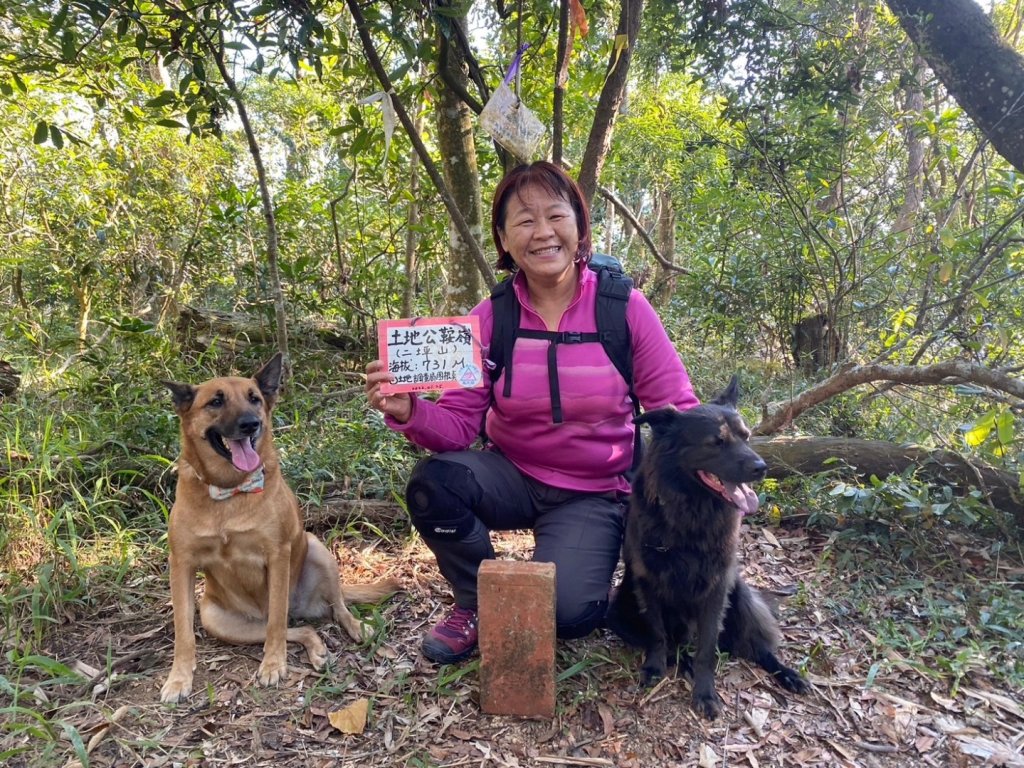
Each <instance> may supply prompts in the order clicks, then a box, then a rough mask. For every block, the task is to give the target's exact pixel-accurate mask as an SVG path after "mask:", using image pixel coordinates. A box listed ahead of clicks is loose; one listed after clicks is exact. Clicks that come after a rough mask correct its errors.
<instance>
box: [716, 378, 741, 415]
mask: <svg viewBox="0 0 1024 768" xmlns="http://www.w3.org/2000/svg"><path fill="white" fill-rule="evenodd" d="M739 401H740V383H739V380H738V379H737V378H736V375H735V374H733V377H732V379H730V380H729V386H728V387H726V388H725V389H724V390H722V392H721V393H719V395H718V397H716V398H715V399H714V400H712V401H711V402H712V403H714V404H715V405H730V406H732V407H733V408H735V407H736V403H738V402H739Z"/></svg>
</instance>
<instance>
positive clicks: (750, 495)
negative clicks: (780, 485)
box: [697, 472, 760, 515]
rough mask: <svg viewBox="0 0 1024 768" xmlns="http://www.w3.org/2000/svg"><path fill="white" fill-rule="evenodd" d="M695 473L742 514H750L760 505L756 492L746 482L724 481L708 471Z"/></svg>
mask: <svg viewBox="0 0 1024 768" xmlns="http://www.w3.org/2000/svg"><path fill="white" fill-rule="evenodd" d="M697 475H698V476H699V477H700V479H701V480H702V481H703V482H704V485H706V486H707V487H708V488H710V489H711V490H712V491H714V492H715V493H717V494H718V495H719V496H721V497H722V498H723V499H725V500H726V501H727V502H729V503H730V504H733V505H734V506H735V507H736V508H737V509H738V510H739V511H740V512H741V513H743V514H744V515H752V514H754V513H755V512H757V508H758V506H759V505H760V502H759V501H758V499H757V494H756V493H754V489H753V488H751V487H750V486H749V485H747V484H746V483H724V482H722V481H721V480H719V479H718V476H717V475H713V474H711V473H710V472H698V473H697Z"/></svg>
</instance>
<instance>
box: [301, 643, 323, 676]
mask: <svg viewBox="0 0 1024 768" xmlns="http://www.w3.org/2000/svg"><path fill="white" fill-rule="evenodd" d="M317 640H318V642H317V643H316V645H307V646H306V656H308V657H309V663H310V664H311V665H312V667H313V669H315V670H316V671H317V672H320V671H321V670H322V669H323V668H324V667H326V666H327V646H325V645H324V644H323V643H322V642H319V638H317Z"/></svg>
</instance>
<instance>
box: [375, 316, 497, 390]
mask: <svg viewBox="0 0 1024 768" xmlns="http://www.w3.org/2000/svg"><path fill="white" fill-rule="evenodd" d="M377 344H378V349H379V353H380V358H381V360H383V361H384V367H385V369H386V370H387V371H388V373H390V374H391V376H392V379H393V381H392V383H391V384H383V385H382V386H381V388H380V391H381V393H382V394H385V395H390V394H394V393H396V392H421V391H427V390H443V389H469V388H472V387H479V386H481V385H482V384H483V366H482V355H481V352H480V318H479V317H476V316H474V315H466V316H464V317H415V318H410V319H405V320H380V321H378V323H377Z"/></svg>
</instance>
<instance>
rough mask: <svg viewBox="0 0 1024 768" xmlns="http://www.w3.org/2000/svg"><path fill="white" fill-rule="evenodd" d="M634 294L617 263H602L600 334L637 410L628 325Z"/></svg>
mask: <svg viewBox="0 0 1024 768" xmlns="http://www.w3.org/2000/svg"><path fill="white" fill-rule="evenodd" d="M632 291H633V280H632V279H631V278H630V277H629V276H628V275H627V274H626V273H625V272H623V271H622V268H621V267H620V266H618V264H617V263H615V264H609V263H603V264H601V266H599V267H598V268H597V332H598V334H599V336H600V338H601V344H602V346H604V349H605V352H606V353H607V355H608V357H609V359H610V360H611V361H612V364H613V365H614V366H615V368H616V370H618V372H619V374H620V375H621V376H622V378H623V379H625V380H626V385H627V386H628V387H629V396H630V399H632V400H634V410H636V408H637V406H638V403H637V402H636V396H635V395H634V394H633V345H632V337H631V336H630V333H629V324H628V323H627V322H626V307H627V305H628V304H629V295H630V293H632ZM637 413H639V411H638V410H637Z"/></svg>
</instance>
